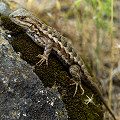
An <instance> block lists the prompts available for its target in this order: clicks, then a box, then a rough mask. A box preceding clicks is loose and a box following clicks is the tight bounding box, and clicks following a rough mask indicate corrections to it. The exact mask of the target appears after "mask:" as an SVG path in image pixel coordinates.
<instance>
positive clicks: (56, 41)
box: [9, 8, 116, 120]
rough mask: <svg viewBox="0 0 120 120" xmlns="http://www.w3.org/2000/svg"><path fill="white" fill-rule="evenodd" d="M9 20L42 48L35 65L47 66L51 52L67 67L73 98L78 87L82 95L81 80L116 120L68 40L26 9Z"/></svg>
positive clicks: (13, 13) (12, 15)
mask: <svg viewBox="0 0 120 120" xmlns="http://www.w3.org/2000/svg"><path fill="white" fill-rule="evenodd" d="M9 18H10V20H11V21H12V22H14V23H15V24H17V25H19V26H21V27H22V28H24V29H25V30H26V33H27V34H28V36H30V37H31V39H32V40H33V41H34V42H35V43H36V44H38V45H39V46H42V47H43V48H44V52H43V55H41V54H39V55H38V56H37V57H38V58H41V60H40V61H39V62H38V63H37V64H36V65H39V66H41V65H42V64H43V62H46V65H47V66H48V58H49V55H50V54H51V51H52V50H53V51H54V52H55V53H56V55H57V57H58V58H60V60H61V61H62V63H64V64H66V65H68V66H69V73H70V74H71V76H72V80H73V81H74V83H73V84H75V85H76V89H75V93H74V95H73V96H75V94H76V92H77V89H78V86H80V88H81V89H82V95H83V94H84V89H83V88H82V85H81V80H83V81H84V82H85V84H87V85H88V86H89V87H90V88H91V89H92V90H93V91H94V92H96V94H97V95H98V96H99V98H100V100H101V101H102V103H103V104H104V105H105V107H106V109H107V110H108V111H109V113H110V114H111V116H112V117H113V119H114V120H116V118H115V116H114V114H113V112H112V111H111V109H110V108H109V107H108V105H107V103H106V102H105V100H104V98H103V96H102V94H101V91H100V89H99V87H98V86H97V85H96V83H95V82H93V79H92V77H91V75H90V74H89V72H88V71H87V68H86V66H85V63H84V61H83V60H82V58H81V57H80V55H79V54H78V53H77V52H76V51H75V50H74V49H73V47H72V44H70V43H69V40H68V38H66V37H64V36H62V35H61V34H60V33H59V32H57V31H56V30H55V29H54V28H52V27H50V26H48V25H46V24H45V23H44V22H43V21H41V20H40V19H39V18H37V17H36V16H34V15H33V14H32V13H30V12H29V11H27V10H26V9H23V8H21V9H18V10H16V11H14V12H12V13H11V14H10V15H9ZM82 76H85V78H84V79H82Z"/></svg>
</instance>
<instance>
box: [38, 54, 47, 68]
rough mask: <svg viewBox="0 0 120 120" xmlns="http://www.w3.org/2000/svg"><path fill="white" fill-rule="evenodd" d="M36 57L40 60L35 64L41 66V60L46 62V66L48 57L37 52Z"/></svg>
mask: <svg viewBox="0 0 120 120" xmlns="http://www.w3.org/2000/svg"><path fill="white" fill-rule="evenodd" d="M37 57H38V58H41V60H40V61H39V62H38V63H37V64H36V65H39V66H41V65H42V64H43V62H46V65H47V66H48V58H47V57H46V56H44V55H41V54H39V55H38V56H37Z"/></svg>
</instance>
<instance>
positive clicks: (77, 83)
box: [70, 79, 84, 97]
mask: <svg viewBox="0 0 120 120" xmlns="http://www.w3.org/2000/svg"><path fill="white" fill-rule="evenodd" d="M72 81H74V80H73V79H72ZM70 85H76V88H75V93H74V95H73V97H74V96H75V95H76V93H77V90H78V85H79V86H80V89H81V90H82V94H81V95H83V94H84V89H83V87H82V85H81V84H80V83H79V82H76V81H74V83H73V84H70Z"/></svg>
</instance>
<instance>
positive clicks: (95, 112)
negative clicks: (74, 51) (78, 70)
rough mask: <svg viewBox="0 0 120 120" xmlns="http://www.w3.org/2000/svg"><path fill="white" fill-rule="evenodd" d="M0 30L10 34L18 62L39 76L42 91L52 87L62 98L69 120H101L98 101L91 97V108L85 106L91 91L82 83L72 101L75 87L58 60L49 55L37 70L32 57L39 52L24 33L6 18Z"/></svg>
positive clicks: (41, 52)
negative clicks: (43, 87) (2, 28)
mask: <svg viewBox="0 0 120 120" xmlns="http://www.w3.org/2000/svg"><path fill="white" fill-rule="evenodd" d="M1 20H2V26H4V28H5V29H7V30H9V31H11V36H12V38H13V39H14V40H13V41H12V42H11V44H12V46H13V48H14V50H15V51H16V52H20V53H21V58H22V59H24V60H25V61H27V62H28V63H29V64H31V65H32V66H33V65H34V66H35V70H34V72H35V73H36V74H37V75H38V76H39V78H40V80H41V81H42V83H43V84H44V86H45V87H50V88H51V87H53V86H56V87H57V88H58V91H59V93H60V94H61V96H62V100H63V101H64V103H65V105H66V109H67V111H68V116H69V118H68V119H69V120H102V119H103V111H102V107H101V105H99V106H98V104H101V101H100V99H99V97H98V96H97V95H96V94H95V95H94V99H93V101H94V103H95V104H96V105H94V104H91V103H90V104H88V105H86V104H85V102H84V101H85V100H86V99H87V97H86V95H87V96H89V97H91V96H92V94H94V93H93V91H91V90H90V88H88V87H87V86H86V85H85V84H84V83H83V84H82V86H83V88H84V90H85V94H84V95H81V93H82V90H81V89H80V88H78V91H77V94H76V95H75V97H73V95H74V92H75V86H74V85H73V86H72V85H70V84H72V81H71V80H70V78H71V76H70V74H69V72H68V67H66V66H63V64H62V63H61V62H60V61H59V59H58V58H57V57H56V56H55V55H54V54H51V55H50V57H49V65H48V66H46V64H45V63H43V64H42V65H41V66H36V63H37V62H38V61H39V60H40V59H39V58H37V57H36V56H37V55H38V54H43V50H44V49H43V48H41V47H40V46H38V45H37V44H35V43H34V42H33V41H32V40H31V38H30V37H29V36H28V35H27V34H26V33H25V30H23V29H22V28H21V27H19V26H17V25H16V24H14V23H13V22H11V21H10V19H9V18H8V17H1Z"/></svg>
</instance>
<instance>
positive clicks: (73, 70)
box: [69, 65, 84, 97]
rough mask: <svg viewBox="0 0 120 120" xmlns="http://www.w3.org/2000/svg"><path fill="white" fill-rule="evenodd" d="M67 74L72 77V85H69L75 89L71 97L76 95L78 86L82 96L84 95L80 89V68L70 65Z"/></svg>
mask: <svg viewBox="0 0 120 120" xmlns="http://www.w3.org/2000/svg"><path fill="white" fill-rule="evenodd" d="M69 72H70V74H71V76H72V77H73V78H72V79H71V80H72V81H74V83H73V84H71V85H76V89H75V93H74V95H73V97H74V96H75V95H76V93H77V90H78V85H79V86H80V88H81V90H82V94H81V95H83V94H84V89H83V88H82V85H81V72H80V67H79V66H78V65H71V66H70V68H69Z"/></svg>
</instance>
